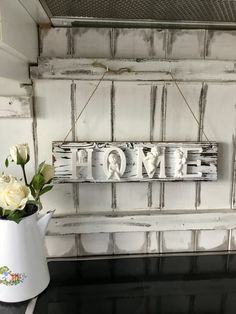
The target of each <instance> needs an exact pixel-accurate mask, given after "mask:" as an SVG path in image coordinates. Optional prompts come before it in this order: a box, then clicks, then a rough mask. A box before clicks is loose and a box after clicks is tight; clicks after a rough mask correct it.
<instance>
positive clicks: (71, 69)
mask: <svg viewBox="0 0 236 314" xmlns="http://www.w3.org/2000/svg"><path fill="white" fill-rule="evenodd" d="M98 64H100V65H101V64H102V65H103V66H104V67H105V68H106V67H109V69H111V70H116V71H117V70H119V69H127V71H121V72H119V73H114V72H109V73H107V74H106V76H105V78H104V79H105V80H117V81H118V80H124V81H127V80H134V81H137V80H139V81H163V80H166V81H171V80H172V78H171V76H170V74H169V73H170V72H171V73H172V74H173V76H174V78H175V79H176V80H178V81H198V82H199V81H200V82H202V81H236V71H235V63H234V62H233V61H213V60H177V61H159V60H155V59H154V60H145V59H143V60H138V61H136V60H128V59H122V60H121V59H105V58H104V59H103V58H97V59H92V58H91V59H82V58H80V59H75V58H74V59H69V58H68V59H57V58H51V59H50V58H39V65H38V66H37V67H31V78H32V79H47V78H48V79H85V80H86V79H88V80H97V79H99V78H101V76H102V74H103V73H104V71H105V70H104V68H102V67H99V66H97V65H98Z"/></svg>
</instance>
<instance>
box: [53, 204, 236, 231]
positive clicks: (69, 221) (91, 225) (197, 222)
mask: <svg viewBox="0 0 236 314" xmlns="http://www.w3.org/2000/svg"><path fill="white" fill-rule="evenodd" d="M130 213H131V210H129V211H127V212H124V213H120V215H118V213H116V215H115V216H111V215H110V214H108V215H106V216H105V215H104V216H96V215H94V216H91V215H79V216H71V217H69V216H68V217H64V218H59V217H57V218H53V219H52V221H51V223H50V225H49V231H48V234H49V235H59V234H60V235H63V234H64V235H67V234H75V233H79V234H81V233H103V232H105V233H110V232H150V231H170V230H172V231H186V230H189V231H191V230H214V229H215V230H216V229H217V230H230V229H236V214H235V212H234V211H228V212H227V211H226V212H222V211H218V212H196V211H192V212H188V213H187V214H186V213H185V211H181V212H178V214H175V211H172V212H168V214H167V212H166V213H160V212H159V211H156V213H154V212H153V213H152V215H150V211H147V210H146V211H144V210H143V211H142V212H139V211H136V212H134V213H133V215H130ZM138 213H139V214H138Z"/></svg>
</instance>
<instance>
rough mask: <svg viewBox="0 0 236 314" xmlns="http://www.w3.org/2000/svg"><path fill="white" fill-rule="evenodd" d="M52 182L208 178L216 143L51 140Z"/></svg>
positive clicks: (213, 168)
mask: <svg viewBox="0 0 236 314" xmlns="http://www.w3.org/2000/svg"><path fill="white" fill-rule="evenodd" d="M53 161H54V167H55V176H54V182H57V183H64V182H94V183H96V182H126V181H138V182H139V181H156V180H158V181H187V180H190V181H193V180H195V181H199V180H200V181H211V180H216V179H217V144H216V143H211V144H209V143H208V142H197V143H196V142H195V143H194V142H185V143H180V142H174V143H170V142H167V143H165V142H152V143H148V142H123V143H122V142H54V143H53Z"/></svg>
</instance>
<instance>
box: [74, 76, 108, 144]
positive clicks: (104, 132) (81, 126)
mask: <svg viewBox="0 0 236 314" xmlns="http://www.w3.org/2000/svg"><path fill="white" fill-rule="evenodd" d="M97 84H98V82H97V81H96V82H89V81H88V82H86V81H85V82H82V81H81V82H76V105H75V114H74V117H75V119H76V118H77V117H78V116H79V114H80V112H81V110H82V109H83V108H84V106H85V104H86V103H87V101H88V99H89V97H90V95H91V94H92V92H93V91H94V89H95V88H96V85H97ZM75 136H76V140H78V141H109V140H110V139H111V82H102V83H101V84H100V85H99V87H98V89H97V90H96V92H95V93H94V95H93V97H92V98H91V100H90V101H89V103H88V105H87V106H86V108H85V110H84V111H83V113H82V115H81V116H80V118H79V119H78V121H77V123H76V125H75Z"/></svg>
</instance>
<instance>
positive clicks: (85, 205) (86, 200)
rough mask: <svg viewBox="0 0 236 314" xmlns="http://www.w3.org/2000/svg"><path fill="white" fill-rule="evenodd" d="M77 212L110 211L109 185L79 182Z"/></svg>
mask: <svg viewBox="0 0 236 314" xmlns="http://www.w3.org/2000/svg"><path fill="white" fill-rule="evenodd" d="M78 195H79V213H89V212H93V213H95V212H96V213H98V212H104V211H106V212H107V211H112V208H111V204H112V200H111V185H110V184H109V183H107V184H106V183H104V184H96V183H95V184H93V183H92V184H91V183H83V184H79V189H78Z"/></svg>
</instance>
